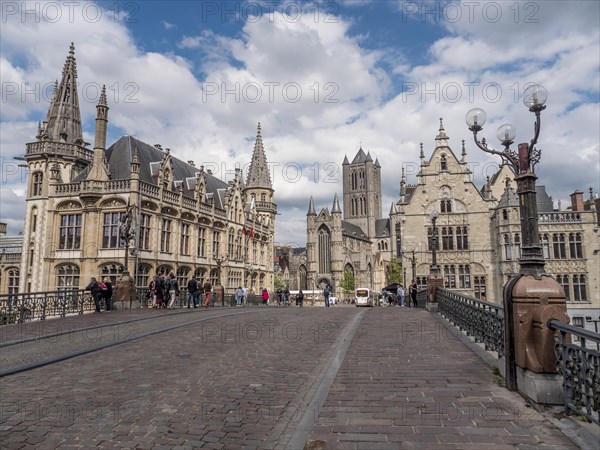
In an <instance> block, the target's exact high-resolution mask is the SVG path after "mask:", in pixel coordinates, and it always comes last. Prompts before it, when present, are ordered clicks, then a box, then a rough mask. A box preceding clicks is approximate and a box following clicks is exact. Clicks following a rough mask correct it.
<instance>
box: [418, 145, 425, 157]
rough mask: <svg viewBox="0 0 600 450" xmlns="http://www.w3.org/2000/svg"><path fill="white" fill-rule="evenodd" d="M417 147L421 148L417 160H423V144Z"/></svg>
mask: <svg viewBox="0 0 600 450" xmlns="http://www.w3.org/2000/svg"><path fill="white" fill-rule="evenodd" d="M419 147H420V148H421V153H420V154H419V158H421V159H423V158H425V152H423V143H422V142H421V143H420V144H419Z"/></svg>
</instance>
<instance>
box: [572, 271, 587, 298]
mask: <svg viewBox="0 0 600 450" xmlns="http://www.w3.org/2000/svg"><path fill="white" fill-rule="evenodd" d="M573 300H574V301H576V302H585V301H586V300H587V293H586V286H585V275H573Z"/></svg>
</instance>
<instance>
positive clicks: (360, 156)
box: [352, 147, 367, 164]
mask: <svg viewBox="0 0 600 450" xmlns="http://www.w3.org/2000/svg"><path fill="white" fill-rule="evenodd" d="M366 161H367V155H366V154H365V152H364V150H363V149H362V147H361V148H360V149H358V152H357V153H356V156H355V157H354V159H353V160H352V164H359V163H364V162H366Z"/></svg>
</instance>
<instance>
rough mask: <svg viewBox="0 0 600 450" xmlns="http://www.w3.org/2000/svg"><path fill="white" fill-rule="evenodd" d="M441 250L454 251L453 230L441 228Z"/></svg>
mask: <svg viewBox="0 0 600 450" xmlns="http://www.w3.org/2000/svg"><path fill="white" fill-rule="evenodd" d="M442 250H454V230H453V229H452V227H442Z"/></svg>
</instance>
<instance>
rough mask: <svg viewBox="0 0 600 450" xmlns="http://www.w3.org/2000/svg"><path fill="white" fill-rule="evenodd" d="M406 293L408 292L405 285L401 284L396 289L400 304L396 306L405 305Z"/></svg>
mask: <svg viewBox="0 0 600 450" xmlns="http://www.w3.org/2000/svg"><path fill="white" fill-rule="evenodd" d="M404 295H406V292H405V291H404V286H403V285H399V286H398V290H397V291H396V296H397V297H398V305H396V306H404Z"/></svg>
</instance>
